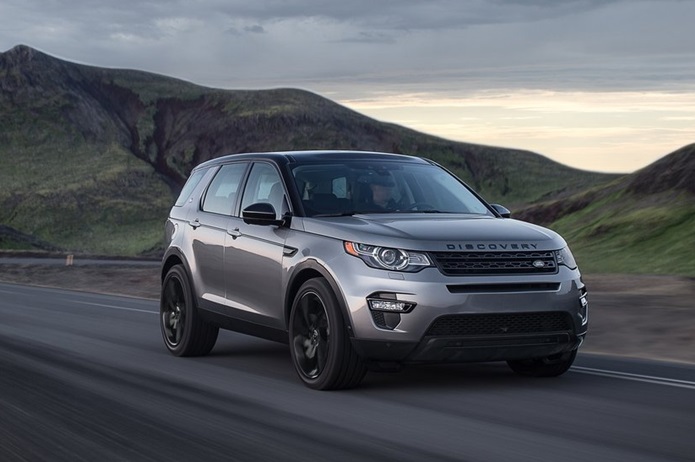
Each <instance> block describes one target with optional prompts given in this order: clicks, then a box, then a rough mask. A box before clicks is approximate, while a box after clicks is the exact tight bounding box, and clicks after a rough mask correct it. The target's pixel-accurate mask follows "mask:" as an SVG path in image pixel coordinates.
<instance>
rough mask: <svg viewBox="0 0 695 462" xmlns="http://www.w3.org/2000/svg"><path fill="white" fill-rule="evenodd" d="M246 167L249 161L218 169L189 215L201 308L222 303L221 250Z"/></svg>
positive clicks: (222, 252)
mask: <svg viewBox="0 0 695 462" xmlns="http://www.w3.org/2000/svg"><path fill="white" fill-rule="evenodd" d="M248 167H249V163H248V162H235V163H231V164H226V165H223V166H222V167H220V169H219V170H218V171H217V173H216V174H215V177H214V178H213V179H212V181H211V182H210V186H208V188H207V191H206V192H205V194H204V195H203V197H202V200H201V202H200V206H199V208H198V210H197V212H195V213H192V214H191V215H189V226H190V227H191V228H193V230H192V231H191V232H190V235H191V236H192V240H191V241H192V250H193V256H194V260H195V261H194V263H193V264H194V265H195V269H196V270H194V271H193V275H194V281H193V282H194V285H195V287H196V290H197V292H198V297H200V299H202V300H201V303H202V305H203V306H205V305H206V304H208V303H214V304H217V305H224V304H225V281H224V251H225V241H226V237H227V228H228V226H229V220H230V219H231V216H232V212H233V211H234V210H235V209H236V206H237V203H238V201H239V198H240V197H239V191H240V189H241V188H240V186H241V181H242V179H243V177H244V174H245V172H246V170H247V169H248ZM208 307H209V306H208Z"/></svg>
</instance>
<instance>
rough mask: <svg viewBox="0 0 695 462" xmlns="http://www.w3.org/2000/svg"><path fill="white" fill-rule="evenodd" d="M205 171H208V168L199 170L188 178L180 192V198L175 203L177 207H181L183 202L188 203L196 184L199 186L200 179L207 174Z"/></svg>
mask: <svg viewBox="0 0 695 462" xmlns="http://www.w3.org/2000/svg"><path fill="white" fill-rule="evenodd" d="M205 172H207V170H197V171H195V172H194V173H193V174H192V175H191V176H190V177H189V178H188V181H186V184H185V185H183V189H182V190H181V194H179V198H178V199H176V203H175V204H174V205H175V206H176V207H181V206H182V205H183V204H185V203H186V201H187V200H188V198H189V197H191V194H192V193H193V190H194V189H195V187H196V186H198V183H200V180H202V179H203V175H205Z"/></svg>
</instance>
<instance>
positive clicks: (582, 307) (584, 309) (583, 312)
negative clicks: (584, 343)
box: [579, 292, 589, 326]
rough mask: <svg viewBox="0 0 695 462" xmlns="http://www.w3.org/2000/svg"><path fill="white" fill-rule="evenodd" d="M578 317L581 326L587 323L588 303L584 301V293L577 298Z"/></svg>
mask: <svg viewBox="0 0 695 462" xmlns="http://www.w3.org/2000/svg"><path fill="white" fill-rule="evenodd" d="M579 317H580V318H581V320H582V326H585V325H586V323H587V322H589V301H588V300H587V299H586V292H585V293H583V294H582V295H581V296H580V297H579Z"/></svg>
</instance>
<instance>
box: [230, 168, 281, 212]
mask: <svg viewBox="0 0 695 462" xmlns="http://www.w3.org/2000/svg"><path fill="white" fill-rule="evenodd" d="M257 202H267V203H269V204H271V205H272V206H273V208H274V209H275V215H276V217H277V218H278V219H280V218H281V217H282V215H283V214H284V213H285V212H286V211H287V205H286V199H285V188H284V186H283V184H282V180H281V179H280V174H279V173H278V171H277V170H276V169H275V167H273V166H272V165H270V164H266V163H262V162H258V163H255V164H253V167H252V168H251V173H250V174H249V180H248V181H247V182H246V187H245V188H244V196H243V198H242V201H241V210H244V209H245V208H246V207H248V206H249V205H251V204H255V203H257Z"/></svg>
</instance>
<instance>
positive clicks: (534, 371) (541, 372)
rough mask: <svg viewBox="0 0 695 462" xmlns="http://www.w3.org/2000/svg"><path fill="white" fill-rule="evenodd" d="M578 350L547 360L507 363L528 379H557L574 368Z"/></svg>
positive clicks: (550, 357) (525, 360)
mask: <svg viewBox="0 0 695 462" xmlns="http://www.w3.org/2000/svg"><path fill="white" fill-rule="evenodd" d="M576 357H577V350H576V349H575V350H572V351H568V352H565V353H560V354H557V355H553V356H548V357H547V358H538V359H524V360H519V361H507V364H508V365H509V367H510V368H511V369H512V370H513V371H514V372H516V373H517V374H519V375H525V376H528V377H557V376H559V375H562V374H564V373H565V372H567V370H568V369H569V368H570V367H572V363H574V358H576Z"/></svg>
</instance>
